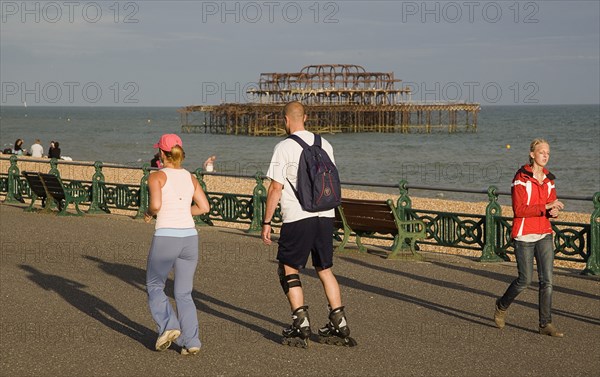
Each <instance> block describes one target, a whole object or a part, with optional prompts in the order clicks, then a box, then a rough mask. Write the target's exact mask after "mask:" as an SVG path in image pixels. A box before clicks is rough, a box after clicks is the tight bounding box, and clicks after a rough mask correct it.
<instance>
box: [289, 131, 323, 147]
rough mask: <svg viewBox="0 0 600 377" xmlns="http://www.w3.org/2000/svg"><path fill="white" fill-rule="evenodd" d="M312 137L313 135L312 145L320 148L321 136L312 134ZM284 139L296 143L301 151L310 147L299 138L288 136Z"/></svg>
mask: <svg viewBox="0 0 600 377" xmlns="http://www.w3.org/2000/svg"><path fill="white" fill-rule="evenodd" d="M314 135H315V141H314V143H313V145H316V146H317V147H319V148H321V135H317V134H314ZM286 139H292V140H294V141H295V142H296V143H298V144H300V146H301V147H302V149H306V148H308V147H310V145H308V144H306V142H305V141H304V140H302V139H301V138H300V136H297V135H290V136H288V137H286Z"/></svg>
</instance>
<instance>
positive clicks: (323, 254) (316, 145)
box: [261, 102, 356, 348]
mask: <svg viewBox="0 0 600 377" xmlns="http://www.w3.org/2000/svg"><path fill="white" fill-rule="evenodd" d="M284 112H285V130H286V133H287V134H288V135H290V136H289V137H288V138H286V139H285V140H283V141H281V142H280V143H278V144H277V146H275V150H274V151H273V157H272V158H271V164H270V166H269V170H268V171H267V177H269V178H270V179H271V183H270V185H269V189H268V194H267V202H266V208H265V214H264V219H263V228H262V233H261V237H262V240H263V242H264V243H265V245H271V243H272V241H271V220H272V219H273V216H274V215H275V210H276V209H277V205H278V204H281V215H282V220H283V225H282V226H281V231H280V234H279V241H278V243H279V247H278V250H277V260H278V261H279V267H278V269H277V274H278V276H279V282H280V284H281V288H282V289H283V293H284V294H285V295H286V297H287V299H288V302H289V304H290V310H291V312H292V319H293V323H292V325H291V326H290V327H289V328H286V329H284V330H283V340H282V343H283V344H285V345H289V346H294V347H302V348H307V347H308V342H309V338H310V335H311V331H310V322H309V318H308V306H306V305H305V303H304V291H303V290H302V282H301V281H300V274H299V271H300V270H301V269H303V268H305V267H306V263H307V261H308V258H309V256H310V257H311V259H312V265H313V267H314V268H315V270H316V272H317V275H318V277H319V280H321V283H322V285H323V288H324V290H325V296H326V297H327V302H328V304H329V307H331V308H335V309H334V310H332V311H331V313H330V315H329V323H328V324H327V325H326V326H325V327H324V328H323V329H321V330H319V337H320V339H321V338H322V339H323V341H322V343H328V344H338V343H339V344H340V345H346V346H352V345H356V342H355V341H354V339H352V338H350V337H349V335H350V329H349V328H348V325H347V323H346V317H345V315H344V307H343V306H342V298H341V293H340V287H339V284H338V282H337V279H336V278H335V275H334V274H333V271H332V267H333V239H332V237H331V235H332V234H333V224H334V219H335V209H334V208H335V207H336V206H337V205H339V201H338V200H339V198H340V197H341V191H340V187H339V174H338V172H337V168H336V166H335V160H334V156H333V148H332V146H331V144H329V142H328V141H327V140H325V139H324V138H322V137H320V136H319V135H315V134H313V133H312V132H309V131H307V130H306V129H305V128H304V122H305V121H306V113H305V111H304V106H303V105H302V104H301V103H300V102H291V103H288V104H287V105H286V106H285V110H284ZM315 161H318V162H319V163H318V166H317V167H316V169H315V170H314V171H313V169H310V168H309V167H311V166H312V167H314V162H315ZM311 164H313V165H311ZM309 172H312V173H314V174H313V175H310V174H309ZM303 177H304V178H303ZM311 177H312V178H311ZM315 177H317V178H316V179H315ZM307 178H308V180H307ZM315 181H316V182H319V183H320V184H318V185H314V183H312V182H315ZM315 199H316V201H315Z"/></svg>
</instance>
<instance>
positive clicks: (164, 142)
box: [154, 134, 183, 152]
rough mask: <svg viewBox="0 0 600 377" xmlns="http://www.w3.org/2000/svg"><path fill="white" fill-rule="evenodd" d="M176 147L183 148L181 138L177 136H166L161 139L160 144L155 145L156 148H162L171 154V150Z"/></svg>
mask: <svg viewBox="0 0 600 377" xmlns="http://www.w3.org/2000/svg"><path fill="white" fill-rule="evenodd" d="M176 145H179V146H180V147H183V143H182V142H181V138H180V137H179V136H177V135H175V134H164V135H162V136H161V137H160V140H159V141H158V143H156V144H154V148H160V149H162V150H163V151H165V152H171V149H172V148H173V147H174V146H176Z"/></svg>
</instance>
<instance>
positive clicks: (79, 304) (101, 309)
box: [19, 264, 154, 349]
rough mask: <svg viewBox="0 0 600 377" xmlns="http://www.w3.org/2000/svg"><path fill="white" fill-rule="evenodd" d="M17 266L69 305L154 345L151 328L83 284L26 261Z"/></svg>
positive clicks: (115, 328)
mask: <svg viewBox="0 0 600 377" xmlns="http://www.w3.org/2000/svg"><path fill="white" fill-rule="evenodd" d="M19 267H20V268H21V269H22V270H24V271H26V272H28V273H29V275H28V276H27V277H28V278H29V280H31V281H33V282H34V283H36V284H37V285H39V286H40V288H43V289H45V290H49V291H54V292H56V293H57V294H58V295H60V296H61V297H62V298H63V299H64V300H65V301H66V302H68V303H69V304H71V305H72V306H73V307H75V308H76V309H78V310H79V311H81V312H82V313H84V314H87V315H88V316H90V317H92V318H94V319H95V320H97V321H98V322H100V323H102V324H103V325H105V326H106V327H108V328H110V329H112V330H114V331H117V332H119V333H121V334H123V335H126V336H128V337H130V338H131V339H133V340H135V341H138V342H140V343H141V344H143V345H144V346H145V347H146V348H148V349H154V347H153V346H154V332H153V331H152V330H150V329H148V328H147V327H145V326H143V325H140V324H139V323H136V322H134V321H132V320H131V319H130V318H128V317H127V316H126V315H124V314H123V313H121V312H120V311H118V310H117V309H116V308H115V307H114V306H112V305H110V304H109V303H107V302H106V301H104V300H102V299H100V298H98V297H96V296H94V295H92V294H89V293H88V292H86V291H85V290H84V289H85V288H86V285H84V284H81V283H79V282H76V281H74V280H70V279H66V278H64V277H62V276H58V275H52V274H46V273H44V272H42V271H40V270H38V269H36V268H34V267H32V266H29V265H23V264H22V265H20V266H19ZM83 330H84V329H82V331H83Z"/></svg>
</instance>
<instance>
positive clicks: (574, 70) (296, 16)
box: [0, 0, 600, 107]
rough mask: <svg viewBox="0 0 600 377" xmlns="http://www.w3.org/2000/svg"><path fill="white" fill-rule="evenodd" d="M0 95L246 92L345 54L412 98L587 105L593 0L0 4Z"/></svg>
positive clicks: (137, 98)
mask: <svg viewBox="0 0 600 377" xmlns="http://www.w3.org/2000/svg"><path fill="white" fill-rule="evenodd" d="M0 3H1V4H0V5H1V7H0V81H1V85H2V98H1V105H2V106H5V105H19V106H21V105H22V104H23V102H26V103H27V105H28V106H36V105H37V106H177V107H179V106H186V105H214V104H219V103H222V102H247V101H252V100H254V98H253V97H251V96H250V95H249V94H247V93H246V89H248V88H251V87H253V86H254V84H255V82H257V81H258V79H259V76H260V73H263V72H299V71H300V70H301V69H302V67H304V66H307V65H315V64H355V65H360V66H363V67H364V68H365V70H366V71H372V72H393V73H394V75H395V77H396V78H397V79H401V80H402V83H401V84H399V85H401V86H404V87H409V88H411V90H412V96H411V100H413V101H420V102H423V101H425V102H445V101H454V102H456V101H458V102H463V101H464V102H478V103H481V104H482V105H536V104H539V105H552V104H600V2H598V1H467V0H465V1H462V0H461V1H429V2H423V1H320V2H319V1H95V2H93V1H92V2H89V1H85V2H83V1H54V2H45V1H30V2H23V1H4V0H2V1H1V2H0Z"/></svg>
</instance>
